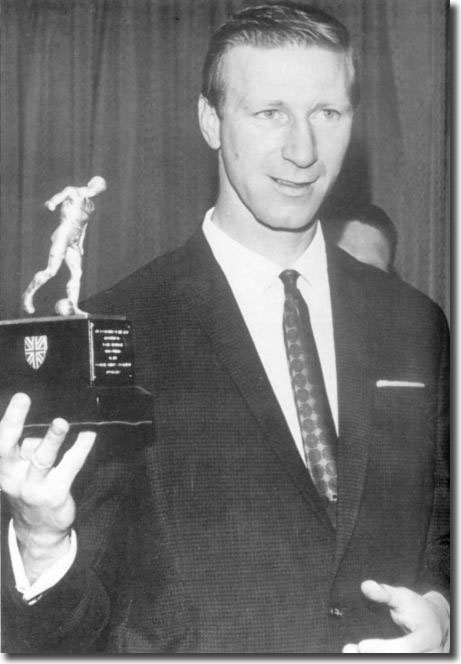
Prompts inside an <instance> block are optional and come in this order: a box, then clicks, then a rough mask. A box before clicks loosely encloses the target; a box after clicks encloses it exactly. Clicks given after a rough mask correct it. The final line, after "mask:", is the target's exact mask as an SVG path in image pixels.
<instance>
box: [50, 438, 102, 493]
mask: <svg viewBox="0 0 461 664" xmlns="http://www.w3.org/2000/svg"><path fill="white" fill-rule="evenodd" d="M95 439H96V433H95V432H94V431H81V432H80V433H79V434H78V436H77V439H76V441H75V443H74V444H73V445H72V447H71V448H69V449H68V450H67V452H66V453H65V454H64V456H63V457H62V459H61V462H60V463H59V465H58V466H57V468H56V473H57V474H59V476H60V478H61V482H62V483H63V485H66V486H67V487H69V489H70V487H71V485H72V482H73V481H74V479H75V476H76V475H77V473H78V472H79V470H81V468H82V467H83V464H84V463H85V461H86V459H87V457H88V454H89V453H90V451H91V449H92V447H93V444H94V441H95Z"/></svg>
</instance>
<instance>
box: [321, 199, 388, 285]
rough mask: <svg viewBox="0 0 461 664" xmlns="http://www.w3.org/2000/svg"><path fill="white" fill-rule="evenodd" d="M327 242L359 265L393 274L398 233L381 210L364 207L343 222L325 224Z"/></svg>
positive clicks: (339, 220)
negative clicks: (330, 242) (341, 250)
mask: <svg viewBox="0 0 461 664" xmlns="http://www.w3.org/2000/svg"><path fill="white" fill-rule="evenodd" d="M325 227H326V229H327V232H328V238H329V239H330V240H332V241H333V242H336V244H337V245H338V247H341V249H344V251H347V253H348V254H350V255H351V256H354V258H356V259H357V260H359V261H362V263H368V265H374V266H375V267H377V268H379V269H380V270H384V271H385V272H393V270H394V260H395V253H396V249H397V230H396V228H395V225H394V223H393V222H392V220H391V219H390V218H389V216H388V215H387V214H386V213H385V212H384V210H383V209H382V208H380V207H377V206H376V205H372V204H369V205H364V206H362V207H360V208H359V209H358V210H356V211H354V212H352V213H351V214H349V215H348V216H347V217H346V219H335V220H331V221H329V222H328V223H327V224H326V226H325Z"/></svg>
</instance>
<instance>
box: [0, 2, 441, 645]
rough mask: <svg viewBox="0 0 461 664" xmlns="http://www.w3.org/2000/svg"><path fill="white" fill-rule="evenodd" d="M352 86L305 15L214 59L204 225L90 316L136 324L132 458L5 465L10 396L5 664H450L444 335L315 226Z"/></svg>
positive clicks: (426, 304) (222, 34) (13, 408)
mask: <svg viewBox="0 0 461 664" xmlns="http://www.w3.org/2000/svg"><path fill="white" fill-rule="evenodd" d="M356 88H357V85H356V80H355V71H354V66H353V55H352V51H351V48H350V45H349V41H348V36H347V33H346V31H345V28H344V27H343V26H342V25H341V24H339V23H337V22H336V21H335V20H334V19H332V18H331V17H329V16H327V15H325V14H323V13H322V12H319V11H317V10H311V9H308V8H305V9H301V8H295V7H293V6H292V5H288V4H287V5H284V4H281V5H272V6H268V7H261V8H248V9H246V10H243V11H242V12H241V13H240V14H239V15H237V16H236V17H235V18H234V20H233V21H230V22H229V23H228V24H226V25H225V26H223V27H222V28H221V29H220V30H219V31H218V32H217V34H216V35H215V36H214V38H213V40H212V43H211V46H210V50H209V53H208V56H207V60H206V63H205V68H204V82H203V89H202V95H201V97H200V101H199V121H200V126H201V129H202V133H203V135H204V137H205V140H206V141H207V143H208V144H209V145H210V147H211V148H212V149H214V150H216V151H217V153H218V162H219V177H220V188H219V195H218V199H217V202H216V206H215V208H214V209H213V210H211V211H210V212H209V213H208V214H207V215H206V218H205V221H204V224H203V228H202V229H200V230H199V231H198V232H197V233H196V234H195V235H194V236H193V237H192V238H191V240H190V241H189V242H188V243H187V244H186V245H185V246H184V247H182V248H181V249H179V250H177V251H175V252H173V253H171V254H169V255H167V256H164V257H162V258H160V259H159V260H157V261H154V262H153V263H152V264H150V265H148V266H147V267H145V268H142V269H141V270H139V271H138V272H136V273H135V274H134V275H132V276H131V277H129V278H128V279H126V280H124V281H123V282H121V283H120V284H119V285H118V286H116V287H114V289H112V290H111V291H108V292H106V293H103V294H102V295H101V296H100V297H96V298H95V299H94V300H93V302H92V310H93V311H98V312H101V311H104V312H107V313H115V312H117V311H120V312H126V313H127V314H128V316H129V317H130V318H131V319H132V320H133V322H134V326H135V330H136V347H137V359H138V367H137V371H138V373H137V379H138V380H139V381H140V382H141V384H143V385H145V387H147V388H148V389H150V390H151V391H152V392H153V395H154V402H155V405H154V411H155V412H154V419H155V436H154V439H153V441H152V443H151V444H150V445H148V446H147V447H146V448H145V449H144V451H143V453H142V454H141V455H139V456H138V455H135V454H132V455H131V456H130V455H129V454H128V453H127V455H126V458H125V459H121V458H119V457H114V458H112V459H107V460H106V462H105V463H100V464H96V463H95V460H94V455H93V452H94V451H93V452H91V453H89V450H90V449H91V447H92V444H93V438H94V436H93V435H92V434H91V433H86V434H81V436H80V439H79V440H77V441H76V443H75V444H74V445H73V447H71V448H70V451H69V452H67V454H66V455H65V456H64V457H63V459H62V461H60V463H58V464H57V465H55V466H54V467H52V466H53V464H54V462H55V459H56V454H57V450H58V449H59V447H60V445H61V443H62V440H63V438H64V436H65V433H66V429H67V425H66V423H65V422H63V421H62V420H59V419H58V420H55V421H54V423H53V424H52V425H51V428H50V430H49V433H48V434H47V436H45V438H44V439H43V440H42V441H40V440H35V439H26V440H25V441H24V442H23V443H22V445H20V439H21V430H22V423H23V420H24V417H25V414H26V411H27V408H28V401H27V398H26V397H24V396H23V395H18V396H16V397H15V398H14V399H13V402H12V404H11V405H10V407H9V410H8V411H7V413H6V415H5V417H4V419H3V422H2V424H1V425H0V441H1V449H0V451H1V454H2V456H3V461H2V466H1V473H2V486H3V489H4V491H5V492H6V493H8V494H9V495H10V503H11V511H12V515H13V525H14V530H13V528H12V527H11V529H10V545H11V549H12V551H13V555H12V559H13V565H14V566H15V567H16V590H15V589H14V588H13V587H12V586H13V585H14V583H13V581H12V576H13V574H12V571H11V570H10V569H9V563H8V560H7V561H6V562H5V563H4V570H5V572H4V576H6V577H7V579H6V582H5V585H6V586H7V592H6V593H5V595H6V599H5V600H4V602H5V604H4V607H5V608H4V615H6V619H5V623H6V624H5V630H4V631H5V633H6V634H8V635H10V634H11V636H8V639H9V641H7V650H8V651H9V652H13V651H14V652H61V653H62V652H67V653H69V652H71V653H72V652H73V653H89V652H98V651H104V652H119V653H122V652H130V653H151V652H169V653H198V652H200V653H303V652H305V653H307V652H311V653H334V652H341V651H343V650H344V652H357V651H360V652H413V651H414V652H441V651H442V650H443V649H446V648H447V645H446V644H447V639H448V602H447V600H446V596H447V584H448V580H447V572H448V563H447V558H446V556H447V542H446V537H447V530H448V518H447V468H446V448H445V434H446V431H445V425H446V412H445V411H446V406H447V402H446V393H445V390H446V387H447V384H446V371H447V365H446V359H447V358H446V352H447V333H446V326H445V323H444V320H443V316H442V314H441V313H440V311H439V310H438V308H437V307H435V305H433V304H432V303H431V302H430V301H429V300H428V299H427V298H426V297H425V296H423V295H421V294H419V293H417V292H416V291H414V290H413V289H411V288H409V287H407V286H405V285H402V284H400V283H395V280H391V279H389V277H388V276H387V275H386V274H385V273H381V272H379V271H377V270H371V268H368V267H367V266H365V265H362V264H361V263H358V262H356V261H355V260H354V259H352V258H351V257H349V256H348V255H347V254H344V253H343V252H341V251H340V250H338V249H335V248H333V247H329V246H325V243H324V240H323V236H322V231H321V228H320V225H319V224H318V222H317V220H316V212H317V209H318V208H319V206H320V204H321V202H322V201H323V199H324V198H325V196H326V195H327V193H328V191H329V190H330V188H331V186H332V184H333V182H334V180H335V178H336V176H337V175H338V172H339V170H340V167H341V163H342V160H343V157H344V154H345V152H346V149H347V146H348V142H349V137H350V131H351V125H352V117H353V107H354V104H355V102H356V99H357V90H356ZM306 302H307V305H308V307H309V310H308V311H307V310H306ZM309 319H310V320H311V321H312V328H313V334H312V333H311V332H310V327H311V323H310V322H309ZM338 432H339V436H338V435H337V434H338ZM128 445H129V441H127V446H128ZM96 446H97V442H96ZM128 450H129V447H128ZM87 456H88V459H87V461H86V463H85V459H86V457H87ZM80 468H82V470H81V472H80V473H79V474H78V475H77V477H76V480H75V481H74V483H73V484H72V482H73V478H74V476H75V475H76V474H77V473H78V471H79V469H80ZM71 486H73V495H74V496H75V500H76V502H77V505H78V509H77V513H75V510H76V508H75V503H74V500H73V499H72V498H71V496H70V493H69V489H70V487H71ZM72 526H73V530H72V531H71V527H72ZM76 540H77V545H76V544H75V542H76ZM75 546H77V553H76V557H75V560H73V556H74V554H73V548H75ZM15 547H16V548H18V551H15ZM16 554H21V555H20V556H19V555H16ZM22 565H23V567H24V569H22V568H21V566H22ZM56 567H58V568H59V569H56ZM22 575H24V576H22ZM47 576H48V578H46V577H47ZM21 577H22V579H21ZM24 577H26V578H24ZM58 579H59V580H58ZM29 582H30V583H31V584H32V586H30V585H29ZM53 583H55V585H52V584H53ZM50 585H51V588H50V587H49V586H50ZM21 593H22V597H21ZM37 597H38V599H37Z"/></svg>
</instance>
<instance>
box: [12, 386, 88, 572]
mask: <svg viewBox="0 0 461 664" xmlns="http://www.w3.org/2000/svg"><path fill="white" fill-rule="evenodd" d="M29 407H30V399H29V397H28V396H27V395H26V394H20V393H18V394H15V395H14V396H13V398H12V399H11V401H10V403H9V406H8V408H7V409H6V411H5V414H4V416H3V419H2V420H1V421H0V488H1V489H2V491H4V492H5V493H6V494H7V495H8V498H9V502H10V505H11V511H12V515H13V521H14V527H15V531H16V535H17V539H18V544H19V550H20V552H21V556H22V559H23V563H24V569H25V572H26V575H27V577H28V579H29V581H30V583H33V582H34V581H35V580H36V579H38V577H39V576H40V575H41V574H42V573H43V572H45V571H46V570H47V569H48V568H49V567H51V565H52V564H53V563H54V562H55V561H56V560H58V559H59V558H60V557H61V556H63V555H64V554H65V553H66V551H67V550H68V547H69V533H70V528H71V526H72V523H73V522H74V519H75V502H74V500H73V498H72V496H71V492H70V490H71V486H72V482H73V481H74V479H75V476H76V475H77V473H78V472H79V470H80V469H81V468H82V466H83V464H84V463H85V460H86V458H87V456H88V454H89V452H90V450H91V448H92V446H93V443H94V440H95V437H96V434H95V433H94V432H90V431H85V432H82V433H80V434H79V435H78V437H77V439H76V441H75V443H74V444H73V446H72V447H71V448H70V449H69V450H68V451H67V452H66V453H65V454H64V456H63V458H62V459H61V461H60V463H59V464H58V465H56V466H54V463H55V461H56V457H57V455H58V452H59V449H60V447H61V445H62V443H63V441H64V439H65V437H66V434H67V432H68V430H69V424H68V423H67V422H66V421H65V420H63V419H60V418H58V419H55V420H53V422H52V423H51V426H50V427H49V429H48V431H47V432H46V434H45V436H44V437H43V438H24V440H23V441H22V443H21V442H20V441H21V438H22V432H23V426H24V421H25V419H26V416H27V413H28V411H29Z"/></svg>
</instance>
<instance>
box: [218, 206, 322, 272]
mask: <svg viewBox="0 0 461 664" xmlns="http://www.w3.org/2000/svg"><path fill="white" fill-rule="evenodd" d="M212 219H213V223H214V224H216V226H218V228H220V229H221V230H222V231H223V232H224V233H226V235H229V237H231V238H232V239H233V240H236V241H237V242H239V243H240V244H243V245H244V246H245V247H247V249H251V250H252V251H255V252H256V253H258V254H261V256H264V257H265V258H267V259H269V260H270V261H272V262H273V263H277V265H280V267H283V268H289V267H291V266H292V265H293V263H295V262H296V260H297V259H298V258H299V257H300V256H301V255H302V254H303V253H304V252H305V251H306V249H307V247H308V246H309V245H310V243H311V242H312V240H313V238H314V235H315V231H316V229H317V224H316V222H315V221H314V222H312V223H311V224H310V225H309V226H308V227H307V228H305V229H304V230H302V231H286V230H274V229H272V228H270V227H268V226H264V224H261V223H259V222H257V221H256V220H253V221H252V223H248V222H247V221H246V220H242V219H241V218H240V217H239V218H234V215H232V214H229V212H226V210H225V209H224V208H223V207H221V206H220V205H219V201H218V202H217V204H216V207H215V210H214V213H213V217H212Z"/></svg>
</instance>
